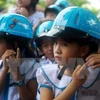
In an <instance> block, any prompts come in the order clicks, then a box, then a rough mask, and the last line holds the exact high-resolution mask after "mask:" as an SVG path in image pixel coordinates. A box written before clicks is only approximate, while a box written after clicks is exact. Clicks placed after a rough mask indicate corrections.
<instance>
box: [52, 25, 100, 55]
mask: <svg viewBox="0 0 100 100" xmlns="http://www.w3.org/2000/svg"><path fill="white" fill-rule="evenodd" d="M54 36H57V37H60V38H61V39H63V40H64V41H65V42H68V43H73V42H75V43H77V44H78V45H80V46H84V45H88V46H89V54H91V53H93V52H97V50H98V42H99V40H98V39H96V38H94V37H92V36H90V35H89V34H87V33H86V32H83V31H81V30H78V29H75V28H71V27H65V30H60V31H59V32H58V33H56V34H55V35H54Z"/></svg>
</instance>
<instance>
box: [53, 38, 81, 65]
mask: <svg viewBox="0 0 100 100" xmlns="http://www.w3.org/2000/svg"><path fill="white" fill-rule="evenodd" d="M54 57H55V60H56V61H57V63H58V64H59V65H65V64H67V63H68V60H69V58H79V57H81V46H79V45H78V44H76V43H67V42H65V41H63V40H61V39H58V40H57V42H56V43H55V44H54Z"/></svg>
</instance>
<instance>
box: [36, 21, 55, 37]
mask: <svg viewBox="0 0 100 100" xmlns="http://www.w3.org/2000/svg"><path fill="white" fill-rule="evenodd" d="M53 22H54V21H53V20H48V21H45V22H43V23H41V24H40V25H39V26H38V27H37V29H36V37H37V38H39V37H42V36H44V35H46V34H47V32H48V31H49V30H50V29H51V27H52V25H53Z"/></svg>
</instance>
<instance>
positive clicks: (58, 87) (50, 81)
mask: <svg viewBox="0 0 100 100" xmlns="http://www.w3.org/2000/svg"><path fill="white" fill-rule="evenodd" d="M59 72H60V70H59V68H58V65H57V64H50V65H48V66H43V67H41V68H39V69H38V70H37V73H36V77H37V82H38V92H37V100H40V93H39V92H40V88H41V87H45V88H48V89H50V90H51V91H52V92H53V94H54V98H55V97H57V96H58V95H59V94H61V93H62V92H63V90H64V89H65V88H66V87H67V86H68V84H69V83H70V82H71V80H72V77H70V76H65V75H63V77H62V79H61V80H59V79H58V78H57V76H58V74H59ZM71 100H74V99H71Z"/></svg>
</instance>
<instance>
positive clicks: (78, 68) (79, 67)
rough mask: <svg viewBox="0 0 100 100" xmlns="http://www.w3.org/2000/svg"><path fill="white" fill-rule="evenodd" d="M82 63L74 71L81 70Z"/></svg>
mask: <svg viewBox="0 0 100 100" xmlns="http://www.w3.org/2000/svg"><path fill="white" fill-rule="evenodd" d="M81 67H82V66H81V65H78V66H77V67H76V69H75V70H74V73H76V72H77V71H79V70H80V69H81Z"/></svg>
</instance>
